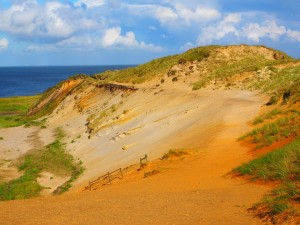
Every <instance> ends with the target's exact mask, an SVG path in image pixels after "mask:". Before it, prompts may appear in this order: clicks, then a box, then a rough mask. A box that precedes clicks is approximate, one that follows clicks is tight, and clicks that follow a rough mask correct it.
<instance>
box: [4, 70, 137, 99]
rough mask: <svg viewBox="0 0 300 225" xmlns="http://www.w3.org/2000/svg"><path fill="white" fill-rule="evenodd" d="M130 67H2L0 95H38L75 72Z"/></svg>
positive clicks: (95, 71) (91, 73)
mask: <svg viewBox="0 0 300 225" xmlns="http://www.w3.org/2000/svg"><path fill="white" fill-rule="evenodd" d="M128 67H132V66H130V65H114V66H37V67H0V97H1V98H3V97H10V96H28V95H36V94H40V93H42V92H44V91H45V90H47V89H48V88H49V87H52V86H54V85H56V84H57V83H58V82H60V81H62V80H65V79H67V78H68V77H70V76H73V75H75V74H86V75H93V74H96V73H100V72H104V71H106V70H116V69H124V68H128Z"/></svg>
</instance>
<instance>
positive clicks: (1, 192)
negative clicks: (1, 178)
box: [0, 169, 43, 201]
mask: <svg viewBox="0 0 300 225" xmlns="http://www.w3.org/2000/svg"><path fill="white" fill-rule="evenodd" d="M39 173H40V171H39V170H35V169H30V170H26V171H25V173H24V175H23V176H21V177H20V178H18V179H15V180H12V181H9V182H7V183H4V184H2V185H0V200H2V201H3V200H14V199H26V198H32V197H35V196H37V195H38V194H39V192H40V191H41V190H42V189H43V187H42V186H41V185H40V184H39V183H38V182H37V180H36V179H37V177H38V175H39Z"/></svg>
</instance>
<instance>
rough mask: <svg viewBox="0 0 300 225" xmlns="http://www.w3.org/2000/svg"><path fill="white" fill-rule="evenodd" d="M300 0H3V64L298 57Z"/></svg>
mask: <svg viewBox="0 0 300 225" xmlns="http://www.w3.org/2000/svg"><path fill="white" fill-rule="evenodd" d="M299 12H300V4H299V2H298V0H284V1H283V0H276V1H274V0H242V1H241V0H156V1H154V0H0V58H1V60H0V66H39V65H122V64H123V65H126V64H140V63H144V62H147V61H149V60H151V59H154V58H158V57H162V56H166V55H172V54H178V53H182V52H184V51H186V50H188V49H190V48H193V47H197V46H205V45H232V44H249V45H266V46H268V47H272V48H276V49H279V50H281V51H284V52H286V53H287V54H289V55H291V56H293V57H295V58H300V13H299Z"/></svg>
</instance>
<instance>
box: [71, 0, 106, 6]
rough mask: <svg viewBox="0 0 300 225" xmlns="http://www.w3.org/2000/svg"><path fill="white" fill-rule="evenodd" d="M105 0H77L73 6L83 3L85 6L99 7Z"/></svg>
mask: <svg viewBox="0 0 300 225" xmlns="http://www.w3.org/2000/svg"><path fill="white" fill-rule="evenodd" d="M105 2H106V1H105V0H79V1H77V2H75V3H74V5H75V6H82V5H85V6H86V7H99V6H102V5H104V4H105Z"/></svg>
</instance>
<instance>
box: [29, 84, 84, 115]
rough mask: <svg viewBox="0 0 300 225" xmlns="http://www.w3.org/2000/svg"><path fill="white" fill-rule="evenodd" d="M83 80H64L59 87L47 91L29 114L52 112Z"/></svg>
mask: <svg viewBox="0 0 300 225" xmlns="http://www.w3.org/2000/svg"><path fill="white" fill-rule="evenodd" d="M83 81H84V79H71V80H66V81H64V82H62V84H61V85H59V86H58V87H56V88H54V89H52V90H50V91H49V92H46V93H45V94H44V95H43V96H42V98H41V100H40V101H39V102H38V104H37V105H35V106H34V107H32V108H31V109H30V110H29V112H28V115H29V116H33V115H35V114H38V113H40V112H41V111H43V110H44V111H45V114H49V113H51V112H52V110H53V109H54V108H55V107H56V106H57V105H58V104H59V103H60V102H61V101H62V100H63V99H64V98H65V97H66V96H67V95H68V94H70V93H71V92H72V90H73V89H74V88H75V87H77V86H78V85H80V84H81V83H82V82H83Z"/></svg>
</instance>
